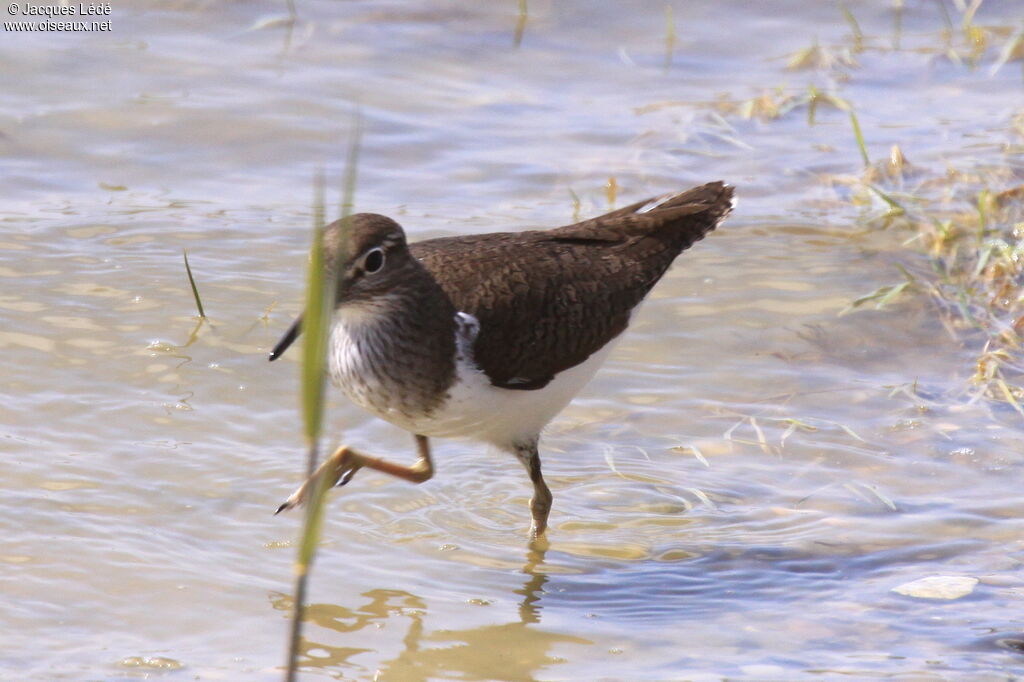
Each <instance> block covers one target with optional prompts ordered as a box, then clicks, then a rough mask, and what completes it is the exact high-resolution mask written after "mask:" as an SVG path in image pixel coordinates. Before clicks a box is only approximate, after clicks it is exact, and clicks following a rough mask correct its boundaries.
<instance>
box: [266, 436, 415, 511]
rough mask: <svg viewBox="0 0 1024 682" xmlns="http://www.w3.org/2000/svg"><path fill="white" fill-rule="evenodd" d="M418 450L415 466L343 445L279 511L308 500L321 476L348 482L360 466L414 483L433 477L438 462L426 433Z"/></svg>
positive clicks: (335, 482)
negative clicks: (433, 459)
mask: <svg viewBox="0 0 1024 682" xmlns="http://www.w3.org/2000/svg"><path fill="white" fill-rule="evenodd" d="M416 450H417V452H418V453H419V457H418V458H417V460H416V462H415V463H414V464H413V465H412V466H405V465H404V464H395V463H394V462H388V461H387V460H383V459H379V458H377V457H370V456H369V455H364V454H362V453H361V452H357V451H355V450H353V449H352V448H350V447H348V446H347V445H342V446H341V447H339V448H338V449H337V450H335V451H334V454H333V455H331V456H330V457H328V458H327V459H326V460H324V462H323V464H321V465H320V467H319V468H318V469H317V470H316V471H315V472H314V473H313V475H312V476H310V477H309V479H308V480H307V481H306V482H305V483H303V484H302V485H300V486H299V487H298V489H297V490H296V491H295V492H294V493H292V494H291V496H290V497H289V498H288V499H287V500H285V501H284V504H282V505H281V506H280V507H278V508H277V512H275V513H278V514H279V513H281V512H283V511H285V510H287V509H291V508H292V507H297V506H298V505H300V504H302V503H304V502H305V501H306V496H307V495H308V494H309V491H310V490H312V488H313V484H314V482H315V481H316V479H317V477H319V476H326V477H327V487H333V486H335V485H345V484H346V483H348V482H349V481H351V480H352V477H353V476H355V475H356V472H357V471H359V470H360V469H363V468H366V469H373V470H375V471H380V472H383V473H385V474H388V475H391V476H394V477H395V478H401V479H402V480H405V481H409V482H410V483H423V482H424V481H428V480H430V477H431V476H433V475H434V463H433V462H432V461H431V459H430V441H429V440H427V437H426V436H419V435H418V436H416Z"/></svg>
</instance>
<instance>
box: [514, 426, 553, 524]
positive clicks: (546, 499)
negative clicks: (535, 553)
mask: <svg viewBox="0 0 1024 682" xmlns="http://www.w3.org/2000/svg"><path fill="white" fill-rule="evenodd" d="M515 452H516V457H518V458H519V461H520V462H522V463H523V466H525V467H526V471H527V472H528V473H529V474H530V481H532V482H533V497H531V498H530V515H531V516H532V517H533V522H532V523H531V524H530V537H532V538H539V537H540V536H541V535H543V534H544V531H545V530H547V528H548V514H549V513H550V512H551V499H552V498H551V491H550V490H549V489H548V486H547V484H546V483H545V482H544V475H543V474H542V473H541V470H540V453H539V452H537V443H536V442H533V443H525V444H521V445H519V446H517V447H516V451H515Z"/></svg>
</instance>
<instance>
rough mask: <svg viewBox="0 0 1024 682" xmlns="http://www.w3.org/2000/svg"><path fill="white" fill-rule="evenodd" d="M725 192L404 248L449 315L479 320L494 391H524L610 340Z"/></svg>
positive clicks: (722, 208)
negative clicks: (549, 226) (445, 299)
mask: <svg viewBox="0 0 1024 682" xmlns="http://www.w3.org/2000/svg"><path fill="white" fill-rule="evenodd" d="M731 200H732V188H731V187H727V186H725V185H723V184H722V183H711V184H708V185H704V186H702V187H697V188H694V189H691V190H688V191H686V192H683V193H681V194H678V195H675V196H673V197H671V198H669V199H667V200H665V201H663V202H662V203H661V204H659V205H657V206H656V207H655V208H653V209H650V210H649V211H648V212H645V213H636V211H637V210H640V209H642V208H643V207H645V206H647V205H649V204H650V201H652V200H648V201H642V202H638V203H636V204H633V205H631V206H627V207H625V208H622V209H619V210H617V211H613V212H612V213H609V214H606V215H603V216H600V217H598V218H593V219H591V220H586V221H583V222H581V223H576V224H574V225H568V226H566V227H560V228H556V229H554V230H547V231H529V232H515V233H493V234H481V235H474V236H468V237H447V238H442V239H431V240H427V241H423V242H417V243H414V244H411V245H410V249H411V251H412V254H413V256H414V257H416V258H417V259H419V260H420V261H421V262H422V263H423V265H424V266H425V267H426V268H427V270H428V271H429V272H430V273H431V274H432V275H433V276H434V278H435V280H436V281H437V282H438V283H439V284H440V285H441V288H442V289H443V290H444V291H445V293H446V294H447V295H448V296H449V297H450V298H451V300H452V303H453V304H454V305H455V308H456V309H457V310H460V311H463V312H466V313H469V314H471V315H473V316H475V317H476V318H477V319H478V320H479V321H480V333H479V335H478V336H477V340H476V343H475V345H474V348H473V351H474V357H475V360H476V362H477V365H478V366H479V367H480V368H481V369H482V370H483V371H484V372H485V373H486V374H487V376H488V377H489V378H490V380H491V383H492V384H493V385H495V386H499V387H502V388H509V389H520V390H532V389H539V388H543V387H544V386H546V385H547V384H548V383H549V382H550V381H551V380H552V379H553V378H554V376H555V375H556V374H558V373H559V372H561V371H563V370H566V369H569V368H570V367H574V366H576V365H578V364H580V363H581V362H583V361H584V360H586V359H587V358H588V357H590V355H591V354H593V353H594V352H596V351H597V350H599V349H600V348H601V347H603V346H604V345H605V344H607V343H608V342H609V341H611V340H612V339H613V338H615V337H616V336H618V335H619V334H620V333H622V331H623V330H624V329H625V328H626V325H627V324H628V323H629V317H630V313H631V311H632V310H633V308H634V307H636V305H637V304H638V303H640V301H641V300H642V299H643V298H644V296H646V295H647V293H648V292H649V291H650V290H651V288H652V287H653V286H654V285H655V284H656V283H657V281H658V280H659V279H661V276H662V275H663V274H664V273H665V271H666V270H667V269H668V267H669V265H671V264H672V261H673V260H674V259H675V257H676V256H677V255H678V254H679V253H680V252H681V251H682V250H684V249H686V248H687V247H689V246H690V245H692V244H693V243H694V242H696V241H698V240H699V239H701V238H703V237H704V235H706V234H707V233H708V232H710V231H711V230H713V229H714V228H715V226H716V225H717V224H718V222H719V221H721V219H722V218H723V217H724V216H725V215H726V214H727V213H728V212H729V210H730V208H731V206H732V201H731Z"/></svg>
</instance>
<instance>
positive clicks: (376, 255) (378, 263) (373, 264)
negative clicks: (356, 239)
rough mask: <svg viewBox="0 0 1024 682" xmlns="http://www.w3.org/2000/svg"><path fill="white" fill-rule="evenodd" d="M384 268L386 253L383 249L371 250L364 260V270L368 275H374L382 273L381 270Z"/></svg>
mask: <svg viewBox="0 0 1024 682" xmlns="http://www.w3.org/2000/svg"><path fill="white" fill-rule="evenodd" d="M383 267H384V251H383V250H382V249H370V251H369V253H367V254H366V256H365V257H364V258H363V270H365V271H366V274H368V275H372V274H374V273H376V272H380V269H381V268H383Z"/></svg>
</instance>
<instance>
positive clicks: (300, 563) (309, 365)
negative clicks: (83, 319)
mask: <svg viewBox="0 0 1024 682" xmlns="http://www.w3.org/2000/svg"><path fill="white" fill-rule="evenodd" d="M361 135H362V119H361V117H360V116H359V114H358V112H357V114H356V119H355V125H354V128H353V133H352V137H351V140H350V142H349V149H348V155H347V158H346V161H347V167H346V169H345V180H344V183H343V187H344V190H343V192H342V201H341V211H342V216H341V220H342V221H343V222H342V234H341V235H339V241H338V246H339V250H338V251H337V252H336V253H335V254H334V262H335V263H344V262H346V261H347V260H348V256H347V254H346V253H345V251H344V250H343V248H342V247H343V246H344V245H345V244H346V243H347V241H348V240H347V238H346V235H345V230H347V229H348V222H347V218H348V217H349V216H350V215H351V213H352V207H353V203H354V201H353V198H354V196H355V186H356V164H357V162H358V158H359V142H360V138H361ZM324 230H325V225H324V178H323V173H322V172H319V171H318V172H317V175H316V181H315V183H314V200H313V244H312V246H311V247H310V256H309V271H308V275H307V280H306V311H305V314H304V316H303V333H304V334H305V335H306V340H305V343H304V344H303V354H302V370H301V374H302V416H303V425H304V435H305V437H306V443H307V446H308V449H309V457H308V460H307V466H306V469H307V474H308V476H314V472H315V471H316V470H317V460H318V448H319V441H320V431H321V429H322V427H323V412H324V384H325V381H324V375H325V369H326V356H327V346H328V343H329V339H330V327H331V316H332V313H333V311H334V306H335V302H336V295H337V294H336V292H337V286H338V284H337V278H338V276H339V269H340V268H337V267H336V268H333V269H332V270H331V272H327V271H326V270H325V267H324V265H325V254H324ZM326 492H327V478H326V477H325V476H320V475H316V476H315V479H314V485H313V486H312V491H311V493H310V495H309V498H308V500H307V502H306V514H305V517H304V518H303V523H302V533H301V537H300V539H299V548H298V552H297V556H296V559H295V597H294V603H293V608H292V624H291V637H290V641H289V649H288V667H287V671H286V673H285V679H286V680H287V681H288V682H294V680H295V679H296V676H297V674H298V667H299V648H300V646H301V642H302V623H303V620H304V617H305V608H306V591H307V587H308V584H309V574H310V571H311V569H312V566H313V560H314V559H315V557H316V548H317V544H318V543H319V541H320V534H321V529H322V527H323V517H324V511H323V510H324V503H323V502H324V495H325V493H326Z"/></svg>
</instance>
